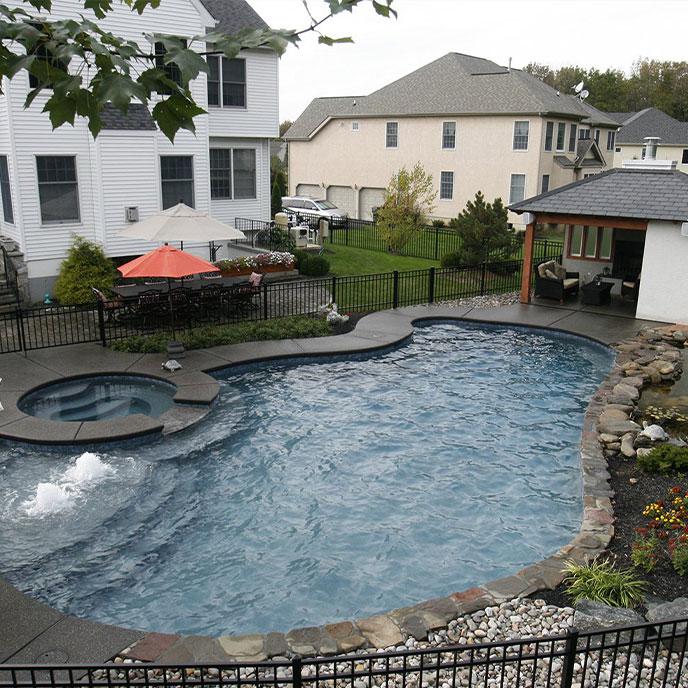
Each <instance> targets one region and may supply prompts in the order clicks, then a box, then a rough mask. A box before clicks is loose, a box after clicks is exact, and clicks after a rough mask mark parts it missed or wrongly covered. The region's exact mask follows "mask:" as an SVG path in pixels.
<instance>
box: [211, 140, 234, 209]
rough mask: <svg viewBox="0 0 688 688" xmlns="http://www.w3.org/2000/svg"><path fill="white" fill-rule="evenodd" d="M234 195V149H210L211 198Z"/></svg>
mask: <svg viewBox="0 0 688 688" xmlns="http://www.w3.org/2000/svg"><path fill="white" fill-rule="evenodd" d="M231 197H232V149H231V148H211V149H210V198H231Z"/></svg>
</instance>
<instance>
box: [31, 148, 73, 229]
mask: <svg viewBox="0 0 688 688" xmlns="http://www.w3.org/2000/svg"><path fill="white" fill-rule="evenodd" d="M36 170H37V172H38V198H39V202H40V205H41V222H42V223H43V224H60V223H63V222H78V221H79V219H80V215H79V185H78V182H77V179H76V158H75V157H74V156H73V155H39V156H37V157H36Z"/></svg>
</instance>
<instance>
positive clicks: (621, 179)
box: [509, 168, 688, 222]
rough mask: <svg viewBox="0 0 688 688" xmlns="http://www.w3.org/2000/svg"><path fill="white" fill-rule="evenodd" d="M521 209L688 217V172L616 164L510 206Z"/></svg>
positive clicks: (576, 213) (681, 220) (666, 218)
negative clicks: (641, 168)
mask: <svg viewBox="0 0 688 688" xmlns="http://www.w3.org/2000/svg"><path fill="white" fill-rule="evenodd" d="M509 208H510V209H511V210H515V211H517V212H526V211H527V212H535V213H538V212H539V213H555V214H562V215H597V216H601V217H620V218H636V219H642V220H675V221H679V222H685V221H688V174H684V173H683V172H678V171H677V170H630V169H623V168H614V169H611V170H608V171H607V172H602V173H600V174H596V175H594V176H592V177H588V178H587V179H582V180H580V181H577V182H573V183H572V184H567V185H566V186H561V187H559V188H557V189H553V190H552V191H548V192H547V193H544V194H540V195H539V196H533V197H532V198H527V199H525V200H524V201H521V202H520V203H514V204H513V205H511V206H509Z"/></svg>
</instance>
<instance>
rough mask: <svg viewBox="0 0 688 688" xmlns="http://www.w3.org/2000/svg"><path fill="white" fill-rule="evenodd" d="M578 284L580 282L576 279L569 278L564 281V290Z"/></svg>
mask: <svg viewBox="0 0 688 688" xmlns="http://www.w3.org/2000/svg"><path fill="white" fill-rule="evenodd" d="M576 284H578V280H577V279H576V278H575V277H567V278H566V279H565V280H564V289H569V288H571V287H573V286H574V285H576Z"/></svg>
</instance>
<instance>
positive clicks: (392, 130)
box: [385, 122, 399, 148]
mask: <svg viewBox="0 0 688 688" xmlns="http://www.w3.org/2000/svg"><path fill="white" fill-rule="evenodd" d="M398 146H399V122H387V127H386V128H385V147H386V148H397V147H398Z"/></svg>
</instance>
